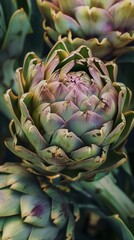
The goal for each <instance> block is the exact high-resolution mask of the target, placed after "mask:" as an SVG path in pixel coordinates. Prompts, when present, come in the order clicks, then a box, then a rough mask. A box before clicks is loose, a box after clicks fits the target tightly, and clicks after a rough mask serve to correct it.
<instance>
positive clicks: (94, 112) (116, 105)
mask: <svg viewBox="0 0 134 240" xmlns="http://www.w3.org/2000/svg"><path fill="white" fill-rule="evenodd" d="M116 75H117V66H116V64H115V63H113V62H107V63H104V62H102V61H101V60H100V59H98V58H95V57H93V56H92V54H91V51H90V49H89V48H88V47H86V46H81V47H79V48H78V49H77V50H76V51H73V52H69V51H68V49H67V47H66V45H65V44H64V43H63V42H61V41H59V42H58V43H57V44H56V45H55V46H54V48H53V49H52V51H51V52H50V53H49V55H48V57H47V59H46V62H45V63H44V62H42V60H41V59H39V58H38V57H37V56H36V55H35V54H34V53H29V54H28V55H27V56H26V58H25V61H24V65H23V68H20V69H18V70H17V71H16V80H17V83H18V89H19V94H18V96H15V95H14V94H13V92H12V91H11V90H8V91H7V93H6V94H5V99H6V102H7V104H8V106H9V109H10V111H11V113H12V116H13V120H12V121H11V124H10V130H11V133H12V137H13V139H11V140H8V141H7V142H6V144H7V146H8V148H9V149H11V151H13V152H14V153H15V154H17V155H18V156H20V157H21V158H23V159H24V160H25V161H24V164H25V165H26V166H27V167H29V168H32V169H33V170H34V171H35V172H37V173H39V174H44V175H47V176H48V175H56V174H60V175H61V176H62V177H63V178H66V179H68V180H70V181H75V180H78V179H88V178H90V177H92V176H93V175H94V174H95V173H97V172H100V171H108V170H110V169H111V168H113V167H117V166H119V165H121V164H122V163H124V162H125V160H126V155H125V153H124V152H123V146H124V143H125V142H126V139H127V137H128V135H129V132H130V130H131V129H132V127H133V119H134V113H133V111H130V110H129V105H130V101H131V91H130V90H129V89H128V88H127V87H126V86H125V85H124V84H123V83H119V82H116ZM115 156H116V157H115Z"/></svg>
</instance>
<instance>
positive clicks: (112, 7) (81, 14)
mask: <svg viewBox="0 0 134 240" xmlns="http://www.w3.org/2000/svg"><path fill="white" fill-rule="evenodd" d="M37 4H38V7H39V9H40V11H41V13H42V15H43V18H44V22H43V27H44V30H45V33H44V38H45V41H46V42H47V43H48V45H49V46H51V47H52V45H53V43H55V42H56V41H57V39H58V37H59V36H60V35H62V36H63V37H65V38H63V40H64V41H65V42H66V43H67V44H68V45H69V46H70V48H71V50H75V49H76V48H77V47H79V46H81V45H83V44H84V45H87V46H88V47H89V48H90V49H91V50H92V52H93V55H94V56H96V57H99V58H103V59H112V58H114V57H117V56H119V55H121V54H123V53H126V52H127V51H131V48H130V47H128V44H130V43H131V42H132V41H134V20H133V19H134V2H133V0H111V1H98V0H89V1H84V0H82V1H79V0H75V1H70V0H67V1H62V0H57V1H48V0H44V1H41V0H37Z"/></svg>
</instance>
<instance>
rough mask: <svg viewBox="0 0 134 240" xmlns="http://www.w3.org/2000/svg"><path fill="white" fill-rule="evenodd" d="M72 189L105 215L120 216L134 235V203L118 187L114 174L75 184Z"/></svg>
mask: <svg viewBox="0 0 134 240" xmlns="http://www.w3.org/2000/svg"><path fill="white" fill-rule="evenodd" d="M72 187H73V188H74V189H75V190H77V191H80V192H81V193H83V194H84V195H86V197H87V198H89V199H90V200H94V201H95V202H96V203H97V205H99V207H100V208H101V209H100V211H103V212H104V214H106V215H107V214H108V215H115V214H118V215H119V217H120V218H121V219H122V220H123V221H124V223H125V224H126V225H127V227H128V228H129V229H130V231H131V232H132V233H134V203H133V202H132V201H131V199H130V198H129V197H128V196H127V195H126V194H125V192H123V191H122V190H121V189H120V188H119V187H118V186H117V185H116V182H115V178H114V177H113V176H112V174H108V175H106V176H105V177H103V178H101V179H100V180H97V181H91V182H86V181H81V182H79V183H73V184H72Z"/></svg>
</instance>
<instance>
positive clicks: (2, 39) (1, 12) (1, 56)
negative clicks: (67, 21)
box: [0, 0, 32, 117]
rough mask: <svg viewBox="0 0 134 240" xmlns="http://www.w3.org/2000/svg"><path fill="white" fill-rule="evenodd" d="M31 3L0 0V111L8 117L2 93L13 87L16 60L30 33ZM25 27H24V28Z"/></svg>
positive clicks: (27, 0)
mask: <svg viewBox="0 0 134 240" xmlns="http://www.w3.org/2000/svg"><path fill="white" fill-rule="evenodd" d="M30 15H31V1H29V0H25V1H18V0H0V111H1V112H3V113H4V114H6V115H7V116H8V117H10V116H9V114H8V111H7V109H6V107H5V101H4V99H3V93H4V92H5V91H6V90H7V89H8V88H9V87H11V86H13V85H14V89H15V84H14V81H13V79H14V69H15V65H16V58H18V57H19V56H20V54H21V53H22V50H23V48H24V42H25V39H26V36H27V35H28V34H29V33H31V31H32V29H31V23H30ZM24 26H25V27H24Z"/></svg>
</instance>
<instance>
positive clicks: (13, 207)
mask: <svg viewBox="0 0 134 240" xmlns="http://www.w3.org/2000/svg"><path fill="white" fill-rule="evenodd" d="M78 218H79V210H78V209H77V207H76V206H74V204H73V203H71V202H69V199H67V198H66V197H65V195H64V193H63V192H61V191H60V190H59V189H56V188H54V187H52V186H51V185H49V184H48V183H47V181H46V180H45V179H38V178H36V177H35V176H33V175H32V174H30V173H29V172H27V171H26V169H25V168H24V167H22V166H20V165H19V164H17V163H6V164H4V165H2V166H0V239H2V240H4V239H12V240H18V239H20V240H37V239H38V240H41V239H45V240H63V239H66V240H73V239H74V224H75V220H76V219H77V220H78Z"/></svg>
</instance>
